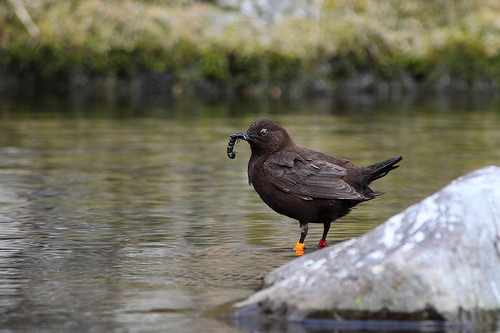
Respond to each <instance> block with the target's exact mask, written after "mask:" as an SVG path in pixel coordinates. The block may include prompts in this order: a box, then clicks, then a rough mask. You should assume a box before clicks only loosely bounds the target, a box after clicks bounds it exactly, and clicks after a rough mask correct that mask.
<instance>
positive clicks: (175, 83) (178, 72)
mask: <svg viewBox="0 0 500 333" xmlns="http://www.w3.org/2000/svg"><path fill="white" fill-rule="evenodd" d="M219 2H222V1H219ZM214 3H215V4H214ZM214 3H200V2H188V1H180V2H178V3H176V4H175V5H165V4H162V2H161V1H134V0H123V1H106V2H102V1H97V0H89V1H71V2H62V1H56V0H37V1H30V2H26V3H25V6H26V10H27V12H28V13H29V15H30V17H31V18H32V21H33V23H34V25H35V26H36V29H38V32H36V30H35V32H33V29H31V30H30V29H29V27H27V26H26V24H23V23H22V22H21V20H20V19H19V16H18V15H16V14H15V12H14V11H13V10H12V8H10V6H11V5H10V4H9V2H7V3H5V2H4V3H2V4H0V28H1V29H0V65H1V68H2V69H1V70H0V90H20V89H21V90H22V89H33V90H55V91H60V92H68V91H71V90H76V91H78V90H80V89H93V90H102V89H108V90H116V89H122V90H123V89H124V90H131V91H139V92H140V91H143V90H147V91H149V90H152V91H158V92H159V93H169V94H173V95H181V94H186V93H202V94H208V95H215V96H217V95H228V94H236V93H242V94H246V95H258V96H261V95H271V96H272V97H276V98H278V97H281V96H302V95H306V94H328V95H330V94H335V93H337V92H345V91H347V92H372V93H377V94H389V95H398V94H402V93H404V92H405V91H414V90H420V89H430V90H434V91H439V92H443V91H444V92H446V91H496V90H497V89H498V87H499V86H500V20H499V19H498V17H500V6H498V5H497V4H496V3H495V1H493V0H482V1H480V4H479V3H476V4H475V5H472V4H471V3H470V2H468V1H456V2H453V3H451V4H450V3H448V2H447V3H442V4H441V3H433V2H424V3H422V2H419V1H406V2H404V3H401V2H400V1H396V0H391V1H382V0H377V1H370V2H354V3H353V2H352V1H347V0H345V1H344V0H337V1H322V2H315V3H314V4H313V5H314V6H317V8H316V9H317V10H316V11H315V10H314V8H312V9H311V11H310V12H311V13H313V14H311V15H302V16H301V15H298V14H297V13H295V12H293V11H291V12H290V13H284V14H283V15H279V16H276V17H271V18H269V17H268V16H263V17H259V16H255V15H248V13H244V12H242V11H241V10H239V8H236V7H234V8H232V7H227V6H225V7H224V6H222V5H220V4H219V5H217V3H218V2H214ZM313 5H311V6H313Z"/></svg>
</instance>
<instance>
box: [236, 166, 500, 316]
mask: <svg viewBox="0 0 500 333" xmlns="http://www.w3.org/2000/svg"><path fill="white" fill-rule="evenodd" d="M237 307H238V308H239V310H238V311H237V312H236V314H235V316H239V317H241V316H245V315H246V314H249V313H250V314H253V315H256V314H259V315H262V314H273V315H278V316H279V317H281V318H286V319H288V320H291V321H301V320H304V319H306V318H318V317H319V318H335V319H339V318H342V319H360V318H363V319H367V318H372V319H407V320H424V319H426V320H429V319H436V320H442V319H444V320H448V321H457V322H464V321H471V320H472V321H476V323H475V324H477V321H478V320H479V321H481V320H484V319H485V318H487V316H488V315H491V314H493V318H497V319H496V320H495V321H498V318H500V316H498V314H499V313H500V167H494V166H491V167H486V168H483V169H480V170H477V171H474V172H471V173H469V174H467V175H465V176H463V177H461V178H459V179H457V180H455V181H453V182H452V183H451V184H450V185H448V186H446V187H445V188H443V189H442V190H440V191H439V192H437V193H435V194H433V195H431V196H430V197H428V198H426V199H424V200H423V201H421V202H420V203H418V204H416V205H413V206H411V207H409V208H408V209H406V210H405V211H403V212H402V213H400V214H398V215H396V216H393V217H392V218H390V219H389V220H388V221H386V222H385V223H383V224H382V225H380V226H379V227H377V228H376V229H374V230H373V231H371V232H369V233H367V234H365V235H364V236H362V237H360V238H357V239H351V240H349V241H346V242H343V243H340V244H337V245H335V246H331V247H329V248H326V249H324V250H321V251H316V252H314V253H311V254H309V255H305V256H303V257H301V258H299V259H296V260H293V261H291V262H290V263H288V264H286V265H284V266H282V267H280V268H278V269H276V270H274V271H273V272H271V273H270V274H269V275H268V276H267V277H266V278H265V289H263V290H261V291H259V292H257V293H256V294H254V295H252V296H251V297H249V298H248V299H247V300H245V301H243V302H241V303H239V304H237Z"/></svg>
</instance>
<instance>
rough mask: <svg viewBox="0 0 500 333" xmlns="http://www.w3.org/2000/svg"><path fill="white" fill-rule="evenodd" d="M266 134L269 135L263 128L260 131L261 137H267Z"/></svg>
mask: <svg viewBox="0 0 500 333" xmlns="http://www.w3.org/2000/svg"><path fill="white" fill-rule="evenodd" d="M268 133H269V131H268V130H267V128H263V129H261V130H260V134H261V135H267V134H268Z"/></svg>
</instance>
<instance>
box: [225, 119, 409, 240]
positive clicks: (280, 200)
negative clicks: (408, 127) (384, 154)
mask: <svg viewBox="0 0 500 333" xmlns="http://www.w3.org/2000/svg"><path fill="white" fill-rule="evenodd" d="M235 139H243V140H246V141H248V143H249V144H250V148H251V150H252V156H251V157H250V160H249V162H248V180H249V182H250V184H251V185H253V187H254V188H255V190H256V191H257V193H258V194H259V196H260V197H261V198H262V200H263V201H264V202H265V203H266V204H267V205H268V206H269V207H271V208H272V209H273V210H275V211H276V212H278V213H280V214H283V215H286V216H288V217H291V218H293V219H296V220H299V222H300V228H301V235H300V240H299V242H298V243H297V245H296V249H297V248H299V249H303V247H304V245H303V244H304V240H305V238H306V235H307V228H308V223H323V226H324V232H323V237H322V238H321V240H320V243H319V245H318V246H319V247H325V246H326V245H327V243H326V236H327V234H328V230H329V229H330V223H331V222H333V221H335V220H336V219H338V218H340V217H342V216H344V215H346V214H347V213H348V212H349V211H350V209H351V208H352V207H354V206H355V205H357V204H358V203H360V202H362V201H366V200H371V199H373V198H375V197H376V196H377V195H379V194H381V193H379V192H374V191H372V190H371V189H370V188H369V187H368V185H369V184H370V183H371V182H372V181H374V180H376V179H379V178H381V177H383V176H385V175H386V174H387V173H388V172H389V171H391V170H393V169H396V168H397V167H398V165H395V164H396V163H398V162H399V161H401V160H402V157H395V158H391V159H388V160H385V161H383V162H379V163H376V164H373V165H370V166H366V167H358V166H356V165H354V164H352V163H351V162H350V161H348V160H345V159H342V158H338V157H333V156H330V155H326V154H323V153H320V152H317V151H314V150H311V149H308V148H304V147H300V146H298V145H296V144H295V142H294V141H293V140H292V139H291V138H290V136H289V135H288V133H287V132H286V131H285V129H284V128H283V127H281V126H279V125H277V124H276V123H274V122H273V121H271V120H268V119H262V120H258V121H256V122H254V123H253V124H252V125H251V126H250V127H249V128H248V130H247V131H246V132H244V133H235V134H232V135H231V141H232V142H233V145H234V140H235ZM231 141H230V142H231ZM230 148H231V149H230V150H231V153H232V145H231V147H230ZM228 155H229V146H228ZM230 156H231V155H230ZM232 156H233V157H234V154H232Z"/></svg>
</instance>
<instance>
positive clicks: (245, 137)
mask: <svg viewBox="0 0 500 333" xmlns="http://www.w3.org/2000/svg"><path fill="white" fill-rule="evenodd" d="M230 137H231V138H234V139H243V140H245V141H248V140H249V139H250V137H249V136H248V134H247V132H243V133H234V134H231V135H230Z"/></svg>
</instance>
